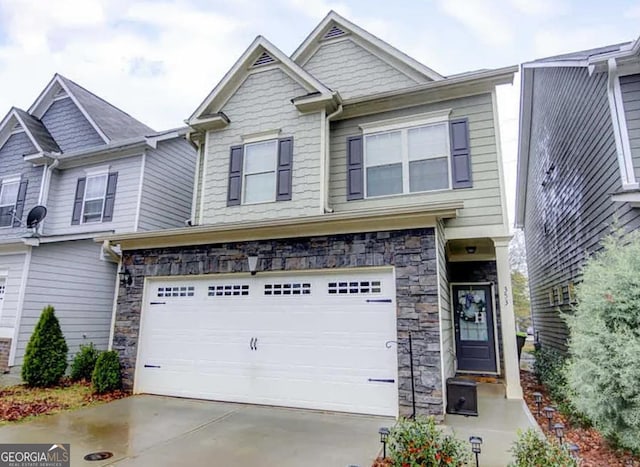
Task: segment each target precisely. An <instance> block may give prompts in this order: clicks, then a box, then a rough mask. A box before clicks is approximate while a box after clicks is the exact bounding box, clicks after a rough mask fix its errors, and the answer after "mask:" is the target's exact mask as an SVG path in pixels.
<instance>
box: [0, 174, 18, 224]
mask: <svg viewBox="0 0 640 467" xmlns="http://www.w3.org/2000/svg"><path fill="white" fill-rule="evenodd" d="M21 180H22V177H21V176H20V175H16V176H11V177H6V178H4V179H2V183H1V185H0V199H2V193H4V189H5V187H6V186H7V185H11V184H14V183H16V184H17V185H18V191H17V192H16V199H14V200H13V204H3V205H0V208H2V207H7V206H13V208H14V209H15V207H16V203H17V202H18V194H19V192H20V181H21ZM14 214H15V213H14ZM12 227H13V217H11V222H10V223H9V225H3V226H0V229H10V228H12Z"/></svg>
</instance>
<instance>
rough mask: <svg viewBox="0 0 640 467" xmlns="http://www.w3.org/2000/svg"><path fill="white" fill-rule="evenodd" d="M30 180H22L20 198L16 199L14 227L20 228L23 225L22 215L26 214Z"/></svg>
mask: <svg viewBox="0 0 640 467" xmlns="http://www.w3.org/2000/svg"><path fill="white" fill-rule="evenodd" d="M27 185H28V180H22V181H21V182H20V187H19V188H18V196H17V198H16V207H15V210H14V213H13V226H14V227H20V225H21V224H22V213H23V212H24V203H25V201H26V199H27Z"/></svg>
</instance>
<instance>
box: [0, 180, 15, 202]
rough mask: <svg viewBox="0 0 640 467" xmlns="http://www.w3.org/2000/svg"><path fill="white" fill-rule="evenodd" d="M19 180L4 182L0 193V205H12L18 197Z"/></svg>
mask: <svg viewBox="0 0 640 467" xmlns="http://www.w3.org/2000/svg"><path fill="white" fill-rule="evenodd" d="M19 186H20V182H12V183H4V184H3V185H2V193H0V206H13V205H14V204H16V199H17V198H18V187H19Z"/></svg>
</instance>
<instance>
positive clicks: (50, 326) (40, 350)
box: [22, 305, 69, 387]
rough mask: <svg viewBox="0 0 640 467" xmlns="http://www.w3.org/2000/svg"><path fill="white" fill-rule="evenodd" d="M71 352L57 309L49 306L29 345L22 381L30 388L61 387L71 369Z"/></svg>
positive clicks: (25, 356) (45, 309)
mask: <svg viewBox="0 0 640 467" xmlns="http://www.w3.org/2000/svg"><path fill="white" fill-rule="evenodd" d="M68 351H69V349H68V347H67V343H66V342H65V340H64V335H63V334H62V330H61V329H60V323H59V322H58V318H56V315H55V310H54V309H53V307H52V306H51V305H47V306H46V307H45V308H44V310H42V314H41V315H40V319H39V320H38V324H36V327H35V329H34V330H33V334H32V335H31V339H29V343H28V344H27V349H26V351H25V354H24V362H23V363H22V379H23V380H24V381H25V382H26V383H27V384H28V385H29V386H38V387H48V386H53V385H55V384H57V383H58V382H59V381H60V378H62V375H64V372H65V370H66V369H67V352H68Z"/></svg>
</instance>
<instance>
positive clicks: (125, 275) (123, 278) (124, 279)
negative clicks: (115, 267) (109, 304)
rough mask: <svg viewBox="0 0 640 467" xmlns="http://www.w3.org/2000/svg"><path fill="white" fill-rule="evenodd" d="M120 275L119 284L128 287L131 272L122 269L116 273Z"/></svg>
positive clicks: (130, 281) (131, 281)
mask: <svg viewBox="0 0 640 467" xmlns="http://www.w3.org/2000/svg"><path fill="white" fill-rule="evenodd" d="M118 275H119V276H120V285H121V286H122V287H128V286H130V285H131V284H132V283H133V278H132V277H131V273H130V272H129V270H128V269H126V268H125V269H123V270H122V271H120V272H119V273H118Z"/></svg>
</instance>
